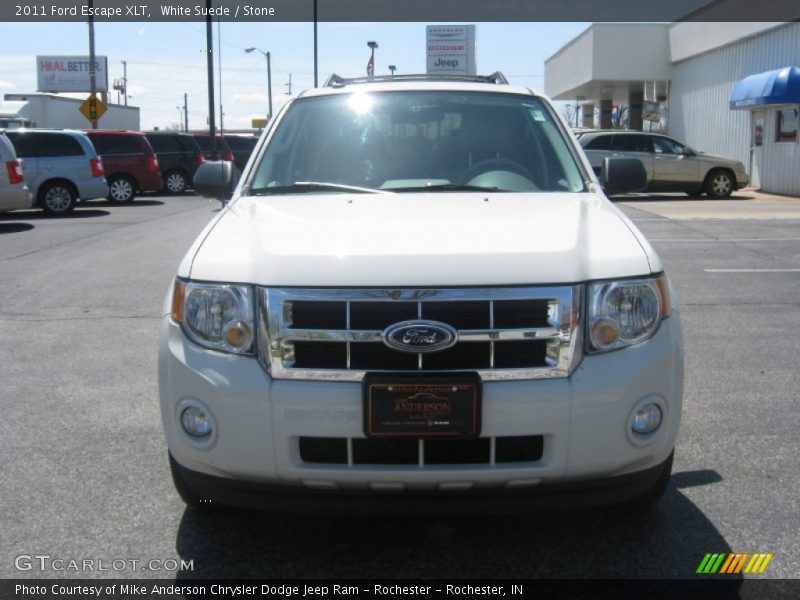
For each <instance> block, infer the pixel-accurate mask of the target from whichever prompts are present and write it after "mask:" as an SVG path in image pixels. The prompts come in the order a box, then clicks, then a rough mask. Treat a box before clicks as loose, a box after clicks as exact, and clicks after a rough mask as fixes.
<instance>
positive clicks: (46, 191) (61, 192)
mask: <svg viewBox="0 0 800 600" xmlns="http://www.w3.org/2000/svg"><path fill="white" fill-rule="evenodd" d="M37 200H38V203H39V206H41V207H42V209H43V210H44V212H46V213H47V214H48V215H54V216H60V215H65V214H67V213H69V212H72V209H73V208H75V203H76V202H77V200H78V191H77V190H76V189H75V186H74V185H72V184H71V183H69V182H67V181H51V182H49V183H45V184H44V185H43V186H42V187H41V188H40V189H39V195H38V198H37Z"/></svg>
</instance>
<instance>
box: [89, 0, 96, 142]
mask: <svg viewBox="0 0 800 600" xmlns="http://www.w3.org/2000/svg"><path fill="white" fill-rule="evenodd" d="M89 95H90V96H91V97H92V99H93V100H91V101H90V102H96V100H94V98H96V96H97V69H96V68H95V55H94V0H89ZM90 114H91V113H90ZM95 117H96V114H95ZM91 121H92V129H97V118H94V119H92V120H91Z"/></svg>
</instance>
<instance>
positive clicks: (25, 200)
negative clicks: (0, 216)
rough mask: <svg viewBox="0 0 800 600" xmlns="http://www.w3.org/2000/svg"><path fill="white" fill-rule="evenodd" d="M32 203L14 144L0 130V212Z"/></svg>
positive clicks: (23, 207) (21, 207) (22, 207)
mask: <svg viewBox="0 0 800 600" xmlns="http://www.w3.org/2000/svg"><path fill="white" fill-rule="evenodd" d="M32 205H33V198H32V197H31V193H30V190H28V186H27V185H25V177H24V176H23V174H22V165H21V164H20V162H19V160H17V154H16V152H14V146H13V145H12V144H11V142H9V141H8V138H7V137H6V136H5V134H4V133H2V132H0V212H7V211H9V210H18V209H25V208H30V207H31V206H32Z"/></svg>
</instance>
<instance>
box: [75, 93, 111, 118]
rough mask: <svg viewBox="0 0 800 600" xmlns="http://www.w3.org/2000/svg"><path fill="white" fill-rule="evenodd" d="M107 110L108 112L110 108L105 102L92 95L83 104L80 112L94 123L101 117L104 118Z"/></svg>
mask: <svg viewBox="0 0 800 600" xmlns="http://www.w3.org/2000/svg"><path fill="white" fill-rule="evenodd" d="M106 110H108V108H107V107H106V105H105V104H104V103H103V101H102V100H100V98H98V97H97V96H94V95H91V94H90V95H89V97H88V98H86V100H84V101H83V102H82V103H81V107H80V111H81V113H82V114H83V116H84V117H86V118H87V119H88V120H89V121H90V122H92V123H94V122H96V121H97V120H98V119H99V118H100V117H102V116H103V113H105V112H106Z"/></svg>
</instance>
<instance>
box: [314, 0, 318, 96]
mask: <svg viewBox="0 0 800 600" xmlns="http://www.w3.org/2000/svg"><path fill="white" fill-rule="evenodd" d="M318 73H319V68H318V65H317V0H314V87H317V74H318Z"/></svg>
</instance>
